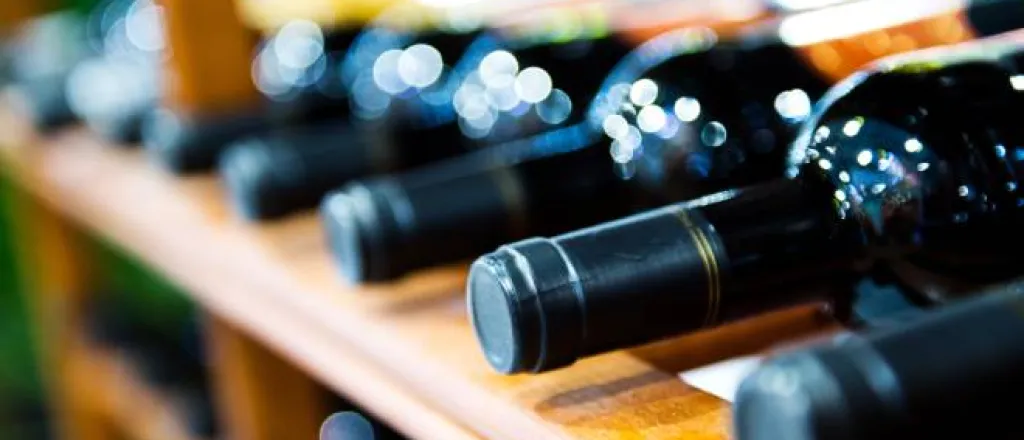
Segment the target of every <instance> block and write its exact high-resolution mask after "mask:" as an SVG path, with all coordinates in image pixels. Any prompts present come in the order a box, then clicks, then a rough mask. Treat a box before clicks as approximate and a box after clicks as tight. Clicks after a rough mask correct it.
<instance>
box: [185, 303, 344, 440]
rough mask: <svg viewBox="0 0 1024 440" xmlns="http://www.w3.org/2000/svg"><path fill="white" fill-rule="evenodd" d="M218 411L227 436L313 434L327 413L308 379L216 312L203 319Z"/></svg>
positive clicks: (252, 439) (271, 439)
mask: <svg viewBox="0 0 1024 440" xmlns="http://www.w3.org/2000/svg"><path fill="white" fill-rule="evenodd" d="M206 321H207V322H206V324H207V325H206V327H205V334H206V335H207V338H208V344H209V357H210V359H211V360H212V361H213V362H212V363H211V368H212V369H213V371H212V372H211V373H212V377H213V383H214V388H215V389H216V393H217V394H216V396H217V403H218V409H219V414H222V419H223V420H225V422H226V423H225V425H226V427H227V430H228V432H227V433H226V435H227V437H228V438H235V439H248V440H276V439H283V438H296V439H298V438H308V439H312V438H316V437H317V433H318V432H319V427H320V422H321V421H322V420H323V419H324V418H325V417H327V412H326V411H327V410H326V408H324V407H323V405H324V401H323V394H322V391H321V388H320V387H319V385H317V383H316V382H314V381H313V379H311V378H309V377H308V376H306V375H304V374H303V373H302V372H300V371H298V370H296V369H295V367H293V366H291V365H290V364H288V363H287V362H285V361H284V360H282V359H281V358H279V357H277V356H276V355H274V354H273V353H271V352H269V351H267V349H266V348H264V347H263V346H261V345H259V344H258V343H257V342H255V341H253V340H252V339H251V338H249V337H248V336H246V335H245V334H242V333H241V332H239V331H238V330H237V329H235V328H234V326H232V325H231V324H228V323H225V322H223V321H221V320H220V319H218V318H216V317H209V319H207V320H206Z"/></svg>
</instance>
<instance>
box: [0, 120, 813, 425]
mask: <svg viewBox="0 0 1024 440" xmlns="http://www.w3.org/2000/svg"><path fill="white" fill-rule="evenodd" d="M26 130H27V129H26V128H25V127H24V124H22V123H21V122H20V121H19V120H17V118H15V117H13V116H12V115H11V114H10V113H9V112H6V113H0V144H4V145H5V147H4V148H2V149H0V152H2V154H0V157H2V158H3V159H4V160H3V161H2V162H3V163H5V164H6V165H7V166H6V167H4V168H5V169H7V170H8V171H10V172H11V173H12V175H13V176H15V177H16V180H17V181H19V182H21V184H22V185H24V186H25V187H26V188H27V189H28V190H29V191H31V192H33V193H34V194H36V195H37V196H38V197H40V198H42V199H44V200H45V201H47V202H48V203H50V204H52V205H53V206H55V207H57V208H58V209H60V210H61V211H62V212H64V213H65V214H66V215H68V216H70V217H72V218H74V219H76V220H77V221H79V222H81V223H83V224H84V225H86V226H88V227H89V228H92V229H94V230H95V231H96V232H98V233H99V234H101V235H104V236H106V237H108V238H110V239H112V240H114V241H115V242H117V243H119V244H121V245H122V246H124V247H125V248H126V249H129V250H131V251H133V252H134V253H136V254H137V255H138V256H139V257H141V258H142V259H143V260H144V261H146V262H147V263H149V264H150V265H152V266H153V267H154V268H156V269H158V270H160V271H162V272H164V273H165V274H166V275H168V276H169V277H170V278H171V279H172V280H175V281H176V282H178V283H179V284H180V285H181V286H182V287H184V288H185V289H186V290H188V291H189V293H190V294H191V295H193V296H194V299H195V300H196V301H198V302H199V303H200V304H202V305H203V306H204V307H205V308H207V310H208V311H209V312H211V313H213V314H215V315H217V316H218V317H220V318H221V319H223V320H224V321H225V322H227V323H230V324H232V325H235V326H237V327H238V328H240V329H242V330H243V331H245V332H247V333H249V334H251V335H253V337H254V338H256V339H257V340H259V341H260V342H261V343H264V344H266V345H268V346H269V347H271V348H272V349H273V350H275V351H276V352H279V353H281V354H282V355H284V356H286V357H287V358H288V359H290V360H291V361H292V362H294V363H295V364H296V365H298V366H300V367H302V368H303V369H305V370H307V371H308V372H310V374H312V375H313V376H314V377H316V378H317V379H319V380H320V381H322V382H324V383H325V384H327V385H329V386H331V387H332V388H334V389H336V390H337V391H339V392H341V393H343V394H345V395H346V396H348V397H350V398H352V399H354V400H355V401H356V402H357V403H359V404H361V405H363V406H364V407H366V408H367V409H368V410H370V411H371V412H374V413H375V414H377V415H378V416H380V417H382V418H384V419H385V420H386V421H388V423H390V424H392V425H393V426H395V427H396V428H397V429H399V430H401V431H402V432H404V433H406V434H408V435H410V436H413V437H415V438H434V439H445V440H451V439H464V438H474V437H476V436H481V437H486V438H496V439H531V440H541V439H568V438H580V439H582V438H586V439H616V440H624V439H680V438H685V439H723V438H728V437H729V416H730V411H729V405H728V404H727V403H726V402H724V401H721V400H719V399H717V398H715V397H713V396H711V395H708V394H705V393H702V392H700V391H697V390H695V389H693V388H691V387H689V386H687V385H686V384H684V383H683V382H682V381H680V380H679V379H678V377H677V375H676V373H677V372H678V371H682V370H684V369H687V368H691V367H694V366H698V365H702V364H706V363H710V362H713V361H716V360H719V359H723V358H726V357H729V356H735V355H740V354H745V353H749V352H753V351H759V350H763V349H765V348H766V347H769V346H771V345H773V344H776V343H777V342H778V341H780V340H782V339H786V338H793V337H799V336H801V335H806V334H808V333H809V332H813V331H816V330H817V329H819V328H821V326H822V325H825V323H824V322H823V320H822V319H820V318H819V316H818V315H817V314H815V313H814V312H813V310H811V309H807V308H804V309H794V310H790V311H786V312H780V313H777V314H774V315H770V316H766V317H762V318H758V319H756V320H753V321H746V322H742V323H739V324H736V325H731V326H728V327H725V328H722V329H719V330H715V331H711V332H705V333H701V334H697V335H692V336H688V337H682V338H678V339H674V340H670V341H665V342H660V343H657V344H652V345H649V346H646V347H641V348H637V349H634V350H629V351H619V352H614V353H610V354H607V355H602V356H597V357H594V358H590V359H587V360H584V361H582V362H579V363H577V364H576V365H573V366H572V367H569V368H566V369H563V370H559V371H555V372H551V373H547V374H543V375H535V376H530V375H520V376H512V377H506V376H500V375H497V374H495V373H493V372H492V370H491V369H490V368H489V367H488V366H487V364H486V362H485V360H484V359H483V356H482V355H481V353H480V350H479V348H478V346H477V344H476V342H475V340H474V338H473V335H472V332H471V329H470V326H469V324H468V322H467V319H466V314H465V309H466V307H465V302H464V298H463V296H464V292H463V286H462V282H463V278H464V275H465V273H464V269H463V268H461V267H454V268H442V269H435V270H430V271H426V272H423V273H419V274H415V275H412V276H410V277H408V278H406V279H403V280H401V281H399V282H395V283H392V284H388V285H378V286H370V287H354V286H349V285H346V284H345V283H344V282H343V281H342V279H341V277H340V276H339V275H338V274H337V273H336V272H335V269H334V267H333V266H332V265H331V260H330V258H329V255H328V251H327V249H326V247H325V243H324V241H323V239H322V231H321V228H320V225H319V223H318V221H317V219H316V218H315V216H313V215H312V214H306V215H300V216H296V217H294V218H290V219H286V220H283V221H279V222H274V223H269V224H260V225H256V224H249V223H246V222H244V221H242V220H240V219H239V218H237V217H235V216H234V215H233V213H232V212H231V211H230V210H229V209H228V208H227V206H226V205H225V203H224V199H225V197H224V194H223V191H222V189H221V187H220V185H219V183H218V181H217V179H216V177H214V176H203V177H194V178H187V179H181V178H176V177H173V176H172V175H170V174H168V173H165V172H163V171H161V170H160V169H157V168H156V167H154V166H152V165H151V164H150V163H148V161H147V160H146V158H145V157H144V156H142V155H141V152H138V151H129V150H125V149H124V148H123V147H121V148H119V147H115V146H111V145H104V144H103V143H102V142H100V141H98V140H96V139H95V138H94V137H93V136H91V135H90V134H88V133H87V132H85V131H84V130H81V129H75V130H70V131H67V132H64V133H61V134H59V135H57V136H54V137H52V138H50V139H46V140H38V139H33V136H32V135H31V133H27V131H26Z"/></svg>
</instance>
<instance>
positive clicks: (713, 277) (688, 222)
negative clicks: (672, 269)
mask: <svg viewBox="0 0 1024 440" xmlns="http://www.w3.org/2000/svg"><path fill="white" fill-rule="evenodd" d="M676 217H677V218H678V219H679V221H680V222H682V223H683V226H684V227H686V230H687V231H688V232H689V233H690V236H691V238H693V242H694V244H695V245H696V246H697V253H698V254H699V255H700V259H701V262H702V263H703V264H704V271H705V272H706V273H707V276H708V310H707V315H706V316H705V317H704V325H705V326H709V325H712V324H714V323H715V322H716V321H717V320H718V310H719V305H720V303H721V301H722V285H721V279H720V278H719V277H720V275H719V270H718V259H717V258H716V257H715V252H714V250H713V249H712V247H711V241H710V240H708V237H707V235H706V234H705V233H704V230H703V229H701V228H698V227H697V226H696V225H694V224H693V221H692V219H690V215H689V214H688V213H687V212H686V210H685V209H678V210H676Z"/></svg>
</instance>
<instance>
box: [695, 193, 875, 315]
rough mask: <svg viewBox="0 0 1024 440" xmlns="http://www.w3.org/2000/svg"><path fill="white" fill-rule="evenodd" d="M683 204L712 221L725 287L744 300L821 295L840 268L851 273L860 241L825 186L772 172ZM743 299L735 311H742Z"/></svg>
mask: <svg viewBox="0 0 1024 440" xmlns="http://www.w3.org/2000/svg"><path fill="white" fill-rule="evenodd" d="M681 207H682V208H684V209H687V210H693V211H697V212H699V214H700V215H701V217H703V219H704V220H706V221H707V222H708V224H710V228H711V230H712V233H713V235H714V240H715V241H717V244H718V246H715V247H716V248H717V249H720V252H721V254H722V255H716V257H717V258H718V259H719V260H722V261H721V262H720V263H719V266H721V267H724V268H726V269H725V270H726V271H727V277H726V278H725V279H726V280H727V282H725V283H723V286H722V288H723V289H724V290H726V291H728V292H729V294H730V295H731V296H732V297H733V298H735V299H736V300H739V303H741V304H742V303H749V304H751V306H756V307H759V308H764V302H765V301H766V300H768V299H771V298H776V299H778V300H779V301H780V302H786V303H791V302H793V301H792V296H793V295H818V294H820V293H821V290H822V289H819V288H818V287H826V289H827V288H828V287H831V286H832V285H834V284H835V283H837V282H839V283H842V282H845V281H847V280H848V278H844V277H842V276H840V275H841V274H842V273H848V272H849V273H852V271H851V269H852V263H853V262H854V261H855V257H856V255H857V251H858V250H859V248H858V247H857V246H856V244H855V242H854V241H853V240H849V238H850V237H852V235H851V234H849V233H847V225H846V223H845V222H843V221H841V220H839V219H838V217H837V216H836V214H835V209H834V207H833V206H832V200H831V197H830V196H829V194H828V192H827V190H825V189H824V188H821V187H818V186H816V185H813V184H809V183H806V182H803V181H801V180H796V179H777V180H774V181H769V182H767V183H763V184H760V185H756V186H752V187H748V188H744V189H739V190H734V191H727V192H723V193H719V194H716V195H712V196H708V197H705V198H702V199H697V200H695V201H692V202H688V203H686V204H684V205H682V206H681ZM742 298H748V299H749V301H744V300H742ZM741 304H738V305H740V307H735V308H734V310H733V311H735V312H737V313H743V309H744V307H742V306H741Z"/></svg>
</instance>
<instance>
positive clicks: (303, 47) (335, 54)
mask: <svg viewBox="0 0 1024 440" xmlns="http://www.w3.org/2000/svg"><path fill="white" fill-rule="evenodd" d="M357 32H358V31H357V30H356V29H352V28H348V27H343V28H338V29H329V30H324V29H322V28H321V27H319V26H318V25H316V24H314V23H312V22H309V21H303V20H297V21H292V22H289V23H288V24H286V25H284V26H283V27H281V28H280V29H279V30H277V32H275V33H274V34H273V35H272V36H270V37H269V38H268V39H266V40H265V41H264V42H263V44H261V47H260V48H259V49H258V51H257V55H256V57H254V60H253V72H254V75H253V80H254V81H255V85H256V88H257V89H258V90H259V91H260V92H261V95H262V96H263V97H264V98H265V99H264V101H265V102H264V103H263V104H262V105H261V106H259V107H257V108H252V109H248V110H246V111H240V112H234V113H231V114H220V115H202V117H200V116H196V115H185V114H181V113H178V112H174V111H171V110H169V109H165V108H157V109H155V110H153V111H152V112H151V113H150V114H149V115H148V116H147V117H146V119H145V121H144V122H143V126H142V138H143V146H144V147H145V148H146V149H147V150H148V151H149V152H150V153H151V154H152V155H153V156H154V157H155V158H156V159H157V161H158V162H159V163H160V164H161V165H164V166H165V167H166V168H168V169H170V170H171V171H174V172H177V173H192V172H198V171H206V170H209V169H211V168H213V167H214V166H215V165H216V163H217V160H218V159H219V157H220V155H221V153H222V152H223V150H224V149H225V148H226V147H227V145H228V144H229V143H230V142H232V141H235V140H237V139H239V138H242V137H245V136H250V135H253V134H255V133H260V132H264V131H267V130H270V129H272V128H273V127H280V126H289V125H294V124H299V123H303V122H315V121H321V120H324V119H331V118H337V117H343V116H344V115H345V114H346V113H347V105H345V100H344V95H343V92H344V89H342V88H341V87H340V85H339V84H338V81H337V77H338V74H339V73H338V71H337V69H338V67H337V66H338V65H339V64H340V57H342V56H343V54H344V53H345V49H347V48H348V47H349V45H350V44H351V42H352V40H353V39H354V38H355V36H356V35H357Z"/></svg>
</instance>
